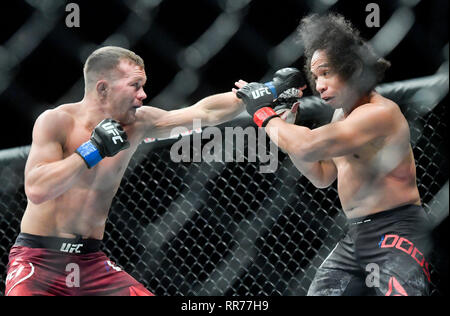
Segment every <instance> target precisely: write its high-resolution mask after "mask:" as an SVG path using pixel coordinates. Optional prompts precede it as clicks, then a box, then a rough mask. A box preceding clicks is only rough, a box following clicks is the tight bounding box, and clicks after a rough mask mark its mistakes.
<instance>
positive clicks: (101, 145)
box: [5, 47, 244, 296]
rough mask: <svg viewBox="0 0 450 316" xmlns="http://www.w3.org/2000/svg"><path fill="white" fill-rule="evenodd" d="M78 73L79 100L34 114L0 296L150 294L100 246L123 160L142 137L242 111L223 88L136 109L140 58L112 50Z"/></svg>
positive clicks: (98, 54)
mask: <svg viewBox="0 0 450 316" xmlns="http://www.w3.org/2000/svg"><path fill="white" fill-rule="evenodd" d="M84 77H85V96H84V98H83V100H81V101H80V102H77V103H70V104H64V105H61V106H58V107H56V108H55V109H52V110H48V111H45V112H44V113H42V114H41V115H40V116H39V118H38V119H37V120H36V123H35V126H34V129H33V142H32V146H31V150H30V153H29V157H28V160H27V164H26V167H25V193H26V195H27V198H28V205H27V207H26V210H25V213H24V215H23V218H22V222H21V232H20V235H19V236H18V238H17V240H16V243H15V245H14V246H13V247H12V249H11V252H10V257H9V260H10V261H9V264H8V275H7V280H6V290H5V294H6V295H9V296H12V295H152V293H150V292H149V291H148V290H147V289H145V288H144V286H143V285H142V284H140V283H139V282H137V281H136V280H135V279H134V278H132V277H131V276H130V275H128V274H127V273H126V272H124V271H123V270H121V269H120V268H119V267H117V266H116V265H115V264H114V263H112V262H111V261H110V260H109V259H108V258H107V257H106V256H105V254H104V253H103V252H101V251H99V247H100V241H101V240H102V238H103V234H104V230H105V222H106V219H107V215H108V211H109V208H110V205H111V202H112V199H113V197H114V195H115V193H116V191H117V189H118V188H119V185H120V181H121V179H122V176H123V174H124V172H125V170H126V168H127V165H128V162H129V161H130V158H131V156H132V155H133V153H134V152H135V151H136V148H137V147H138V145H139V144H140V143H141V142H142V140H143V139H144V138H145V137H148V136H151V137H161V138H162V137H167V136H170V133H171V130H172V129H173V128H174V127H177V126H184V127H187V128H192V125H193V119H200V120H201V123H202V124H203V125H215V124H219V123H221V122H224V121H227V120H229V119H231V118H233V117H234V116H236V115H237V114H238V113H240V112H241V111H243V109H244V108H243V105H242V102H241V100H239V99H238V98H236V96H235V94H233V93H231V92H228V93H223V94H217V95H213V96H210V97H207V98H205V99H203V100H201V101H199V102H198V103H196V104H194V105H192V106H190V107H187V108H183V109H180V110H174V111H164V110H161V109H158V108H154V107H150V106H143V100H144V99H145V98H146V94H145V92H144V89H143V87H144V84H145V82H146V80H147V77H146V73H145V69H144V62H143V60H142V59H141V58H140V57H139V56H137V55H136V54H135V53H133V52H131V51H129V50H126V49H123V48H119V47H103V48H100V49H98V50H96V51H95V52H93V53H92V54H91V55H90V56H89V58H88V59H87V61H86V63H85V66H84Z"/></svg>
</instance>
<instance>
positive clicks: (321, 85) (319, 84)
mask: <svg viewBox="0 0 450 316" xmlns="http://www.w3.org/2000/svg"><path fill="white" fill-rule="evenodd" d="M327 88H328V87H327V85H326V83H325V80H323V79H321V78H318V79H317V81H316V91H317V92H319V93H320V94H322V93H324V92H325V91H327Z"/></svg>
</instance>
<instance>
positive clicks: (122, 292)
mask: <svg viewBox="0 0 450 316" xmlns="http://www.w3.org/2000/svg"><path fill="white" fill-rule="evenodd" d="M81 271H83V275H82V278H81V279H82V285H81V295H83V296H153V295H154V294H153V293H151V292H150V291H148V290H147V289H146V288H145V287H144V286H143V285H142V284H141V283H139V282H138V281H136V279H134V278H133V277H132V276H131V275H129V274H128V273H126V272H125V271H123V270H122V268H120V267H119V266H117V265H116V264H115V263H113V262H111V261H110V260H109V259H108V258H107V257H106V256H105V255H104V254H99V255H98V257H97V258H95V262H93V260H88V264H86V265H84V266H83V267H82V268H81Z"/></svg>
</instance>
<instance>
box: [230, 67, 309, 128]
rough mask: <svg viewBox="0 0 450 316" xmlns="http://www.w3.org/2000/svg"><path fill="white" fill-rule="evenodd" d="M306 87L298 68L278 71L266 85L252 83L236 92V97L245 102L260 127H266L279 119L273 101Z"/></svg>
mask: <svg viewBox="0 0 450 316" xmlns="http://www.w3.org/2000/svg"><path fill="white" fill-rule="evenodd" d="M304 85H305V80H304V79H303V76H302V75H301V73H300V71H299V70H298V69H296V68H283V69H280V70H278V71H277V72H276V73H275V75H274V78H273V80H272V81H270V82H266V83H264V84H262V83H258V82H251V83H249V84H247V85H245V86H244V87H242V88H240V89H239V90H238V91H237V92H236V96H237V97H238V98H241V99H242V100H243V101H244V104H245V106H246V109H247V112H248V113H249V114H250V115H251V116H252V117H253V121H254V122H255V123H256V125H258V126H259V127H265V126H266V125H267V123H268V122H269V121H270V120H271V119H272V118H274V117H278V115H277V113H276V112H275V111H274V109H273V101H274V100H275V99H276V98H278V96H279V95H280V94H281V93H283V92H284V91H286V90H288V89H291V88H298V87H301V86H304Z"/></svg>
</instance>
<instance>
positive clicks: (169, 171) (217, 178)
mask: <svg viewBox="0 0 450 316" xmlns="http://www.w3.org/2000/svg"><path fill="white" fill-rule="evenodd" d="M17 3H19V4H17ZM17 3H16V4H15V5H16V6H17V8H16V9H18V10H21V12H22V13H23V14H22V18H21V19H19V20H18V22H17V24H18V25H19V26H17V25H16V29H14V28H13V26H11V27H10V28H11V29H8V32H9V33H10V34H9V35H8V36H9V37H6V36H5V37H4V38H2V40H3V42H2V43H3V44H2V46H1V49H0V69H1V73H0V75H1V77H0V94H1V101H2V102H3V103H4V104H6V105H14V106H15V107H16V108H15V110H14V111H16V112H21V114H23V115H24V118H23V119H24V121H26V120H28V121H29V122H30V123H31V122H32V121H33V120H34V119H35V118H36V116H37V115H38V114H39V113H41V112H42V111H43V110H44V109H46V108H47V107H48V106H47V105H45V104H47V103H51V104H61V103H64V102H69V101H74V100H75V99H77V98H79V96H80V93H81V91H82V79H81V77H80V75H81V71H80V69H79V64H80V63H82V62H84V58H85V57H86V56H87V54H88V53H89V52H90V51H92V49H93V48H95V47H97V46H98V45H104V44H114V45H119V46H124V47H129V48H133V49H136V50H138V51H139V50H141V51H144V52H146V53H147V54H148V55H149V56H150V57H151V58H156V59H159V62H155V63H154V64H152V65H151V66H152V67H153V68H154V69H155V73H160V74H162V75H163V76H164V75H165V74H166V73H170V74H171V77H170V79H167V78H161V80H159V81H160V82H159V83H158V82H157V81H156V82H155V81H153V82H154V83H155V85H156V90H157V93H156V94H155V95H152V96H151V98H152V100H151V103H152V104H156V105H160V104H164V105H166V107H165V108H166V109H170V108H175V107H178V106H180V105H183V104H188V103H190V101H191V100H192V99H195V98H198V97H199V96H204V95H207V94H212V93H215V92H217V91H216V89H215V88H214V87H213V86H214V85H216V86H220V85H221V83H220V82H219V79H214V77H217V74H219V73H221V74H226V73H227V72H228V71H231V70H230V69H226V68H230V67H229V61H228V63H226V62H224V61H225V60H227V59H229V58H231V57H230V56H234V55H233V53H232V52H231V48H230V47H231V43H232V42H238V43H239V44H240V45H241V46H239V47H240V54H241V56H247V57H248V56H250V57H248V58H241V59H240V60H238V59H235V58H232V60H233V62H234V63H235V65H236V69H238V70H239V69H242V71H244V73H245V72H250V70H251V71H253V73H254V74H258V76H260V77H261V76H262V77H263V78H262V79H261V81H262V80H265V79H268V78H270V76H271V75H272V74H273V72H274V70H276V69H278V68H281V67H284V66H289V65H292V64H294V65H295V63H296V62H299V61H301V58H302V57H301V56H302V47H301V43H298V42H297V41H295V40H294V38H295V34H296V32H295V27H296V26H297V24H298V21H299V18H300V16H301V15H303V14H306V13H309V12H325V11H327V10H332V9H334V10H337V11H339V10H340V11H342V12H343V13H344V14H346V13H348V14H350V11H348V10H346V9H345V4H343V1H286V4H285V7H283V8H279V7H272V6H270V5H268V4H267V3H266V4H263V3H264V1H258V2H256V1H250V0H242V1H238V0H236V1H234V0H230V1H226V0H224V1H201V4H202V5H203V10H204V11H203V12H204V13H205V14H204V15H205V17H206V18H205V17H204V20H203V19H197V20H196V23H193V22H192V24H189V23H187V24H186V25H185V27H180V25H179V24H178V25H177V27H174V29H171V28H170V27H171V26H170V21H173V19H174V14H175V15H176V12H175V11H170V10H169V9H168V7H170V3H172V5H174V4H173V3H174V2H173V1H158V0H148V1H147V0H137V1H127V2H121V1H110V2H108V3H109V4H108V6H110V7H112V8H110V11H111V12H113V11H114V12H119V13H115V14H114V15H113V20H114V21H113V22H111V21H110V20H111V19H107V18H105V21H104V22H105V23H106V24H108V23H109V24H110V25H109V29H102V30H98V31H97V32H96V33H95V32H93V33H92V34H88V35H86V34H81V35H80V34H77V35H74V33H73V32H72V33H68V29H67V28H65V29H62V28H61V27H60V26H58V25H61V23H64V17H65V15H66V13H65V12H64V10H61V9H64V8H63V6H62V3H63V2H61V3H60V4H52V2H48V1H42V2H39V1H32V0H29V1H25V2H23V3H22V2H17ZM77 3H79V4H80V6H81V13H82V14H83V12H84V13H85V14H86V15H85V16H89V15H95V14H94V13H95V12H96V10H95V9H97V11H98V10H101V9H102V8H100V7H101V4H97V5H98V7H96V6H97V5H94V4H91V7H90V9H84V11H83V5H84V8H86V5H87V3H88V2H83V1H78V2H77ZM168 3H169V4H168ZM423 3H424V1H393V2H392V3H391V2H390V3H389V4H386V5H385V6H384V7H383V5H381V4H380V6H381V7H382V10H383V11H382V12H383V13H386V14H384V15H382V17H383V18H382V21H381V25H382V27H380V28H374V29H373V30H371V31H370V32H369V33H370V35H371V37H372V40H371V44H373V45H374V47H376V48H377V50H378V51H379V52H380V53H381V54H382V55H384V56H388V57H392V58H390V60H392V59H394V60H398V62H399V63H401V62H402V59H404V58H403V57H396V56H395V54H396V52H397V51H396V48H397V47H398V46H400V48H402V47H401V45H402V43H403V42H402V41H406V40H405V39H408V36H411V35H408V32H409V31H411V30H414V31H415V32H416V33H417V34H420V32H424V28H425V27H424V26H423V25H424V19H425V18H424V17H423V15H422V14H425V13H421V11H425V10H421V9H420V8H419V9H417V8H416V7H418V6H420V5H424V4H423ZM427 3H428V2H427ZM92 6H94V8H93V7H92ZM174 6H175V7H177V10H178V11H179V12H185V13H186V15H189V13H194V11H198V10H196V9H193V8H191V7H189V6H188V5H187V4H181V3H179V2H178V4H176V5H174ZM257 6H261V7H259V9H258V10H256V9H255V8H257ZM386 6H387V8H386ZM441 6H442V5H438V4H435V5H431V7H432V9H433V10H434V11H433V13H436V14H437V13H439V14H443V13H442V12H443V10H440V7H441ZM170 8H172V9H173V8H174V7H173V6H172V7H170ZM364 8H365V4H364V5H363V4H358V6H357V9H358V10H362V11H363V12H364ZM427 8H428V7H427ZM103 9H104V8H103ZM113 9H114V10H113ZM268 9H271V10H272V11H273V13H279V15H281V20H283V21H285V23H276V25H277V31H276V32H273V30H274V28H275V26H274V25H273V24H272V25H271V26H270V27H269V25H267V24H268V23H267V21H266V20H262V19H261V18H260V17H259V15H258V14H257V12H267V10H268ZM355 10H356V9H355ZM428 10H429V11H430V10H431V9H429V8H428ZM5 12H6V11H4V10H3V13H5ZM294 13H295V14H294ZM171 14H172V15H171ZM290 14H294V16H295V18H294V17H293V16H292V15H290ZM365 14H367V13H365ZM82 16H83V15H82ZM176 16H177V17H178V15H176ZM386 17H387V18H386ZM426 19H429V18H428V17H427V18H426ZM166 20H167V21H169V22H166ZM363 20H364V19H363ZM445 20H446V19H445ZM83 21H87V22H85V23H88V24H89V23H93V22H90V21H91V20H90V19H88V18H85V20H81V23H82V27H81V28H80V29H83ZM183 21H184V20H183ZM191 21H192V19H191ZM289 21H290V22H289ZM187 22H188V21H187ZM263 22H264V23H263ZM84 25H86V24H84ZM93 25H94V24H92V25H90V27H92V29H95V28H93ZM189 27H191V28H192V29H194V31H193V32H192V33H188V32H187V29H189ZM436 27H437V29H439V27H440V26H439V25H438V26H436V25H434V26H433V27H432V28H433V29H435V30H436ZM175 29H176V30H175ZM256 29H258V31H256ZM445 29H447V28H446V27H445ZM416 33H414V34H416ZM263 34H265V35H263ZM24 38H28V39H29V40H27V41H24V40H23V39H24ZM62 38H63V39H64V43H67V45H59V44H56V43H58V41H59V40H61V39H62ZM421 38H422V39H423V38H424V37H421ZM423 40H424V41H425V40H428V41H429V42H426V43H429V44H430V45H429V46H433V45H436V46H438V45H439V44H436V43H435V42H431V40H432V39H430V38H428V39H423ZM409 41H410V42H411V39H409ZM412 41H413V42H414V40H412ZM446 41H448V39H446ZM419 46H420V47H422V46H424V45H423V44H421V45H419ZM150 47H151V49H150ZM441 51H442V47H434V49H433V50H432V52H433V53H430V55H433V54H434V55H433V56H431V57H433V58H432V59H431V60H429V63H430V64H433V67H434V66H437V67H439V65H441V64H442V66H441V68H440V69H439V71H438V73H440V74H443V75H444V77H445V79H444V84H442V82H441V83H440V84H437V85H435V82H434V81H433V80H428V79H426V80H428V81H426V82H423V81H420V80H419V79H418V81H417V82H416V81H414V82H408V85H405V86H402V85H396V86H395V89H392V90H391V91H390V93H391V94H392V96H393V99H394V100H395V99H396V98H395V94H396V93H397V94H401V96H398V98H397V100H396V102H398V101H399V100H401V99H402V98H403V100H404V104H402V102H398V103H399V105H400V106H401V108H402V111H403V113H404V114H405V116H406V117H407V119H408V122H409V124H410V128H411V141H412V145H413V149H414V155H415V159H416V165H417V179H418V187H419V191H420V194H421V197H422V201H423V203H424V206H425V209H426V211H427V213H429V215H430V217H431V218H432V219H433V221H434V222H435V225H436V229H435V232H434V236H435V238H434V239H435V241H436V243H435V248H434V251H433V252H432V254H431V257H430V259H429V262H430V264H431V266H430V272H431V282H432V295H442V294H446V293H447V281H448V277H447V268H448V253H447V250H446V249H447V246H446V245H445V243H444V242H443V241H442V240H443V238H445V239H446V237H443V236H445V234H446V231H445V229H446V227H447V226H446V225H447V221H448V219H447V216H448V153H447V149H446V148H447V146H446V138H445V135H446V130H447V123H446V119H445V118H446V117H447V109H446V107H447V104H448V98H447V97H446V96H447V93H448V62H447V63H445V59H446V60H447V61H448V44H447V46H446V48H444V52H447V53H446V54H447V55H446V56H444V57H442V56H440V55H439V54H440V53H436V52H441ZM49 52H52V56H54V58H55V59H56V60H60V59H59V58H60V57H59V56H60V55H64V57H65V58H66V59H62V60H65V61H66V64H65V66H66V67H68V69H69V70H70V71H68V75H67V77H66V79H65V81H64V80H63V81H64V82H62V83H60V84H61V85H60V86H59V90H58V89H56V91H55V90H52V91H49V89H40V87H39V82H36V81H33V82H32V83H31V82H29V81H27V79H25V78H24V77H25V73H24V72H23V70H20V69H18V68H20V67H18V66H19V65H21V64H27V65H28V66H34V69H38V70H39V69H40V68H39V65H36V64H39V63H40V62H42V60H46V58H45V57H42V54H44V56H47V55H48V53H49ZM168 52H171V53H168ZM261 52H266V53H264V54H262V53H261ZM416 53H417V52H416ZM427 53H428V52H427ZM424 55H426V54H425V53H424ZM444 55H445V53H444ZM143 57H144V59H145V56H143ZM442 58H444V60H442ZM245 60H247V62H246V61H245ZM248 60H252V61H253V65H254V66H252V65H249V64H248ZM443 62H444V63H443ZM212 64H215V65H218V66H217V67H216V68H213V67H212V66H211V65H212ZM424 64H426V63H425V62H423V63H419V64H415V67H416V70H418V69H419V70H424V69H425V66H424ZM55 67H56V68H58V69H57V70H58V71H60V70H61V69H59V66H58V65H56V66H55ZM252 67H257V68H258V70H255V69H252ZM437 67H436V68H437ZM408 69H410V67H409V68H408ZM446 69H447V70H446ZM40 70H41V71H43V69H40ZM49 71H50V73H53V68H50V70H49ZM264 71H265V72H266V74H264V73H263V72H264ZM238 72H239V71H238ZM433 72H434V71H433ZM56 73H57V72H56ZM417 73H420V72H417ZM238 75H240V74H238ZM408 76H410V77H408ZM412 77H417V75H416V73H415V72H413V71H411V72H409V73H408V72H405V73H403V74H402V75H401V76H398V77H393V78H395V79H397V78H398V79H401V80H403V79H406V78H412ZM233 80H235V79H233ZM200 82H201V84H200ZM35 85H36V87H35ZM444 86H447V87H446V88H445V87H444ZM200 87H201V88H202V89H201V90H200ZM405 87H406V88H405ZM408 87H409V88H408ZM411 87H413V88H411ZM421 87H422V88H421ZM436 87H439V88H438V89H436ZM226 88H231V87H229V86H226ZM389 88H392V85H390V84H386V85H385V86H384V85H383V86H380V87H379V89H380V91H384V90H383V89H387V90H389ZM41 90H42V91H41ZM403 90H404V91H403ZM436 90H438V91H436ZM45 93H46V94H47V96H46V97H43V94H45ZM309 98H311V100H312V99H313V98H312V97H309ZM13 99H16V100H17V101H16V102H15V103H14V102H12V101H11V100H13ZM305 103H307V102H306V101H305ZM313 103H314V102H313ZM29 104H33V105H34V107H33V108H32V109H30V108H28V107H27V105H29ZM16 112H14V113H16ZM319 118H320V115H317V111H316V113H314V114H311V115H310V116H308V115H303V116H302V119H303V120H304V121H303V122H297V123H299V124H305V125H308V126H311V127H312V126H317V125H318V124H323V123H324V121H320V122H319V121H318V120H319ZM234 124H237V123H234ZM239 126H240V127H242V128H244V129H245V128H246V127H247V126H251V128H250V130H253V131H255V129H254V126H253V125H252V124H251V122H250V120H249V119H241V120H239ZM224 129H225V126H222V127H221V130H222V131H224ZM27 132H29V135H31V129H29V130H28V131H27ZM202 135H204V134H201V133H194V134H193V135H191V136H186V137H184V138H183V139H184V141H186V142H188V143H192V142H195V141H200V142H201V144H202V147H201V148H202V150H203V149H204V148H205V147H207V146H208V142H209V141H210V140H211V136H209V137H205V138H204V139H203V138H202ZM225 135H226V133H221V136H220V137H223V138H222V142H223V145H224V146H227V144H228V146H230V147H231V148H234V154H235V157H238V156H239V157H242V159H243V161H236V159H234V160H233V161H227V160H226V159H222V160H220V159H218V161H211V162H207V161H205V160H204V159H201V161H199V162H196V161H194V162H192V161H191V162H183V161H181V162H175V161H174V159H173V157H171V153H172V154H173V147H172V146H173V144H174V142H176V141H180V140H164V141H156V142H150V143H146V144H142V145H141V146H140V148H139V150H138V152H137V153H136V154H135V155H134V157H133V159H132V161H131V162H130V165H129V166H128V169H127V172H126V174H125V176H124V178H123V180H122V183H121V186H120V188H119V191H118V192H117V195H116V197H115V199H114V201H113V204H112V207H111V211H110V215H109V218H108V222H107V226H106V231H105V237H104V240H103V250H104V251H105V252H106V254H107V255H108V256H109V257H110V258H111V259H112V260H113V261H115V262H116V263H117V264H118V265H120V266H122V267H123V268H124V269H125V270H126V271H127V272H128V273H130V274H131V275H132V276H133V277H135V278H136V279H137V280H139V281H140V282H142V283H143V284H144V285H145V286H146V287H147V288H148V289H149V290H151V291H152V292H153V293H155V294H156V295H274V296H275V295H305V294H306V291H307V289H308V287H309V285H310V283H311V281H312V278H313V277H314V274H315V272H316V270H317V268H318V266H319V265H320V264H321V263H322V261H323V260H324V259H325V258H326V256H327V255H328V254H329V252H330V251H331V250H332V249H333V247H334V246H335V244H336V243H337V241H338V240H339V239H340V238H341V237H342V236H343V234H344V233H345V231H346V229H347V227H346V218H345V216H344V214H343V213H342V211H341V208H340V202H339V199H338V196H337V191H336V187H335V186H332V187H330V188H328V189H316V188H315V187H314V186H313V185H312V184H311V183H310V182H309V181H308V180H307V179H306V178H305V177H303V176H302V175H301V174H300V173H299V172H298V171H297V169H296V168H295V167H294V166H293V164H292V163H291V161H290V159H289V157H287V156H286V155H285V154H284V153H283V152H281V151H278V150H276V151H275V152H274V151H268V152H267V155H268V156H269V157H273V156H276V158H277V159H276V160H277V163H276V165H277V168H276V170H275V171H274V172H261V167H262V166H264V165H265V164H266V163H265V162H261V161H259V160H258V159H257V160H256V161H255V159H252V158H254V157H253V156H252V155H250V154H249V147H253V146H248V142H250V141H251V140H254V139H252V138H251V137H248V136H247V137H246V138H245V143H244V146H243V147H240V146H237V140H236V139H233V138H227V137H225ZM258 139H259V138H258ZM259 141H264V142H266V146H265V148H270V146H269V144H268V143H267V142H268V140H267V139H266V138H263V140H262V139H259ZM28 149H29V148H28V147H21V148H15V149H10V150H6V151H3V152H2V155H1V156H2V157H1V161H0V162H1V163H0V278H1V279H2V282H1V283H0V293H2V294H3V293H4V285H5V284H4V280H5V277H6V264H7V262H8V252H9V249H10V247H11V246H12V244H13V242H14V240H15V238H16V237H17V234H18V232H19V230H20V220H21V217H22V214H23V211H24V209H25V207H26V203H27V200H26V196H25V194H24V187H23V184H24V179H23V173H24V165H25V160H26V157H27V153H28ZM191 150H192V152H191V154H192V156H194V155H196V154H199V153H198V152H197V153H196V152H195V151H196V150H198V148H196V147H195V146H191ZM222 158H223V157H222Z"/></svg>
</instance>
